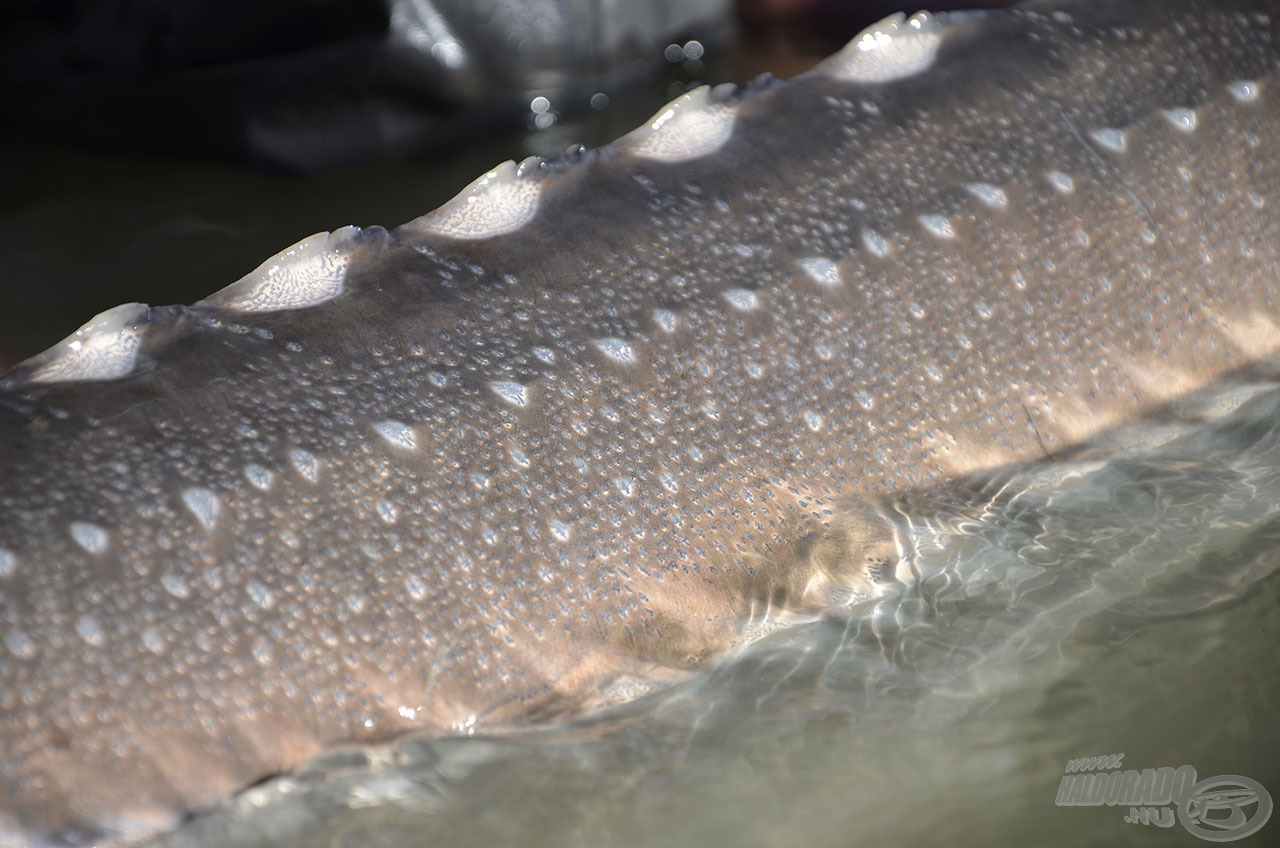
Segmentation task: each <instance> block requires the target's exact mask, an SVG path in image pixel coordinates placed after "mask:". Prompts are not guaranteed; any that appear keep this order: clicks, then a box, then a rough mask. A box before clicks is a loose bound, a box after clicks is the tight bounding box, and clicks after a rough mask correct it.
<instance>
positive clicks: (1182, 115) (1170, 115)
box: [1164, 109, 1197, 133]
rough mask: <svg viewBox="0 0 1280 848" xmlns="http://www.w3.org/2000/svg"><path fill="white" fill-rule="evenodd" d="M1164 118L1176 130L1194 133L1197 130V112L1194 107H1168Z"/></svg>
mask: <svg viewBox="0 0 1280 848" xmlns="http://www.w3.org/2000/svg"><path fill="white" fill-rule="evenodd" d="M1164 119H1165V120H1166V121H1168V122H1169V125H1170V126H1172V127H1173V128H1174V129H1175V130H1178V131H1180V132H1184V133H1193V132H1195V130H1196V123H1197V121H1196V112H1195V110H1194V109H1166V110H1164Z"/></svg>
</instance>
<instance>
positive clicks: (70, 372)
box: [18, 303, 148, 383]
mask: <svg viewBox="0 0 1280 848" xmlns="http://www.w3.org/2000/svg"><path fill="white" fill-rule="evenodd" d="M147 311H148V307H147V305H146V304H145V303H125V304H122V305H120V306H115V307H112V308H111V309H108V310H107V311H106V312H102V313H100V314H98V315H95V316H94V317H93V319H92V320H90V321H89V322H88V323H87V324H85V325H84V326H83V327H81V328H80V329H78V330H76V331H75V332H74V333H72V334H71V335H69V336H67V337H66V338H65V339H63V340H62V341H60V342H58V343H57V344H56V345H54V346H53V347H51V348H49V349H48V350H46V351H44V352H43V353H39V354H37V355H35V356H33V357H31V358H30V359H28V360H27V361H26V362H24V363H22V365H19V366H18V368H19V369H20V370H21V371H25V372H26V373H25V378H24V379H25V381H26V382H30V383H69V382H72V381H75V380H117V379H119V378H121V377H125V376H128V375H129V374H130V373H131V372H132V371H133V368H134V365H135V364H136V363H137V360H138V348H139V346H140V345H141V344H142V324H143V323H145V322H146V320H147Z"/></svg>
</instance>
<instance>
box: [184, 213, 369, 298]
mask: <svg viewBox="0 0 1280 848" xmlns="http://www.w3.org/2000/svg"><path fill="white" fill-rule="evenodd" d="M359 236H360V229H359V228H358V227H343V228H342V229H340V230H335V231H334V232H332V233H316V234H315V235H313V236H307V237H306V238H304V239H303V240H302V241H300V242H298V243H297V244H295V245H294V246H293V247H290V248H289V249H288V250H282V251H280V252H279V253H277V254H276V255H275V256H273V257H271V258H270V259H268V260H267V261H266V262H263V263H262V264H261V265H259V266H258V267H257V268H255V269H254V270H252V271H251V272H249V273H248V274H245V275H244V276H243V277H241V278H240V279H239V280H237V281H236V282H234V283H232V284H231V285H229V286H227V287H226V288H224V289H223V290H222V291H219V292H215V293H214V294H212V295H210V296H209V297H207V298H205V302H206V303H211V304H213V305H214V306H220V307H222V308H224V309H235V310H238V311H240V312H280V311H282V310H286V309H303V308H305V307H308V306H318V305H319V304H321V303H325V302H327V301H330V300H333V299H334V298H335V297H337V296H338V295H340V294H342V292H343V291H344V290H345V287H346V278H347V266H348V265H350V263H351V254H352V252H353V250H354V247H355V241H356V239H358V238H359Z"/></svg>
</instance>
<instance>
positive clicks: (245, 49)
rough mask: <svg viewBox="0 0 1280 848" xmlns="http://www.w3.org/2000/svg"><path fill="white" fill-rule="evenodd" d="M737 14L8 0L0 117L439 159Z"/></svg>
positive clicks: (622, 7) (224, 151)
mask: <svg viewBox="0 0 1280 848" xmlns="http://www.w3.org/2000/svg"><path fill="white" fill-rule="evenodd" d="M730 10H731V0H490V2H476V0H0V95H2V97H0V103H2V104H3V105H0V119H2V120H5V121H6V122H8V123H11V124H15V125H22V126H25V127H28V128H30V129H34V130H36V131H40V132H46V133H53V134H57V135H60V136H65V137H70V138H73V139H76V140H79V141H84V142H89V143H93V144H106V145H112V146H115V147H119V148H123V149H128V150H130V151H144V152H161V153H197V154H203V155H212V156H218V157H231V158H243V159H248V160H250V161H253V162H256V163H259V164H264V165H267V166H272V167H277V168H285V169H290V170H319V169H323V168H329V167H335V166H342V165H349V164H355V163H358V162H365V161H371V160H377V159H383V158H395V157H403V156H408V155H414V154H421V153H425V152H430V151H434V150H438V149H440V148H442V147H444V146H448V145H450V144H453V143H456V142H457V141H459V140H461V139H464V138H467V137H471V136H474V135H476V134H478V133H482V132H484V131H486V130H487V129H490V128H492V127H495V126H498V125H501V124H504V123H505V124H509V123H512V122H516V121H518V120H519V119H521V118H523V117H527V116H528V115H529V114H530V103H531V100H532V98H533V97H535V96H538V95H541V96H545V97H547V98H548V100H549V101H550V102H553V103H554V104H555V105H556V108H566V107H571V106H574V105H581V104H585V103H587V102H588V100H589V98H590V97H591V95H592V94H593V93H595V92H598V91H601V90H611V89H615V88H617V87H619V86H622V85H625V84H626V83H628V82H630V81H633V80H635V79H637V78H640V77H642V76H643V75H644V74H645V73H646V72H647V71H649V70H651V69H652V68H654V67H655V66H657V65H661V64H662V61H663V60H662V52H663V47H664V45H666V44H667V42H668V41H669V40H670V38H671V37H673V36H677V35H681V34H691V33H696V34H698V35H699V37H701V38H703V39H707V38H710V39H713V40H714V39H718V38H723V37H724V36H725V35H726V33H727V31H728V29H729V20H728V14H729V12H730Z"/></svg>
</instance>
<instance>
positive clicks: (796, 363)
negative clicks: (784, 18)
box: [0, 0, 1280, 842]
mask: <svg viewBox="0 0 1280 848" xmlns="http://www.w3.org/2000/svg"><path fill="white" fill-rule="evenodd" d="M1058 8H1059V7H1058V6H1056V5H1045V4H1041V5H1038V6H1034V7H1031V8H1030V9H1024V10H1021V11H1017V12H996V13H990V14H983V15H981V16H975V17H970V18H964V19H959V20H955V21H952V22H950V23H947V24H945V25H943V26H942V29H941V36H940V41H939V44H938V47H937V53H936V56H934V57H932V58H931V59H930V60H929V61H927V62H925V63H924V66H923V67H921V68H917V69H915V70H911V71H910V72H903V73H901V74H900V75H898V76H894V75H888V76H887V78H884V79H880V80H873V81H856V80H850V79H847V78H843V77H842V76H841V74H840V73H839V69H840V68H841V67H842V66H841V65H840V63H839V62H838V61H834V60H833V62H832V63H829V64H828V65H826V66H824V67H823V68H820V69H819V70H818V71H816V72H814V73H811V74H808V75H806V76H804V77H801V78H799V79H797V80H795V81H792V82H790V83H783V84H777V85H762V86H758V87H757V88H755V89H753V90H751V91H748V92H745V93H743V94H741V95H739V96H735V97H731V98H730V99H729V100H727V101H725V102H720V103H716V102H713V103H710V104H707V105H704V106H703V107H701V110H702V111H696V112H694V113H693V114H695V115H698V116H702V117H706V116H711V118H708V121H707V122H704V123H706V126H703V125H702V124H697V122H696V121H695V122H694V124H695V125H696V126H695V127H694V130H690V129H689V128H688V125H687V124H686V125H685V129H683V130H682V129H681V125H680V123H679V122H678V121H677V122H672V125H671V126H668V127H666V128H665V129H660V130H659V133H661V132H668V133H670V134H671V135H668V136H663V137H662V138H663V139H666V140H671V139H681V138H682V137H681V136H680V133H682V132H684V133H688V134H689V135H690V137H691V138H693V139H694V141H696V142H698V143H697V144H693V145H692V146H689V145H683V144H676V145H675V147H674V149H675V150H676V154H675V155H670V154H666V155H665V158H664V156H660V155H657V154H654V153H653V148H652V147H645V144H646V143H645V142H644V141H643V140H642V139H637V138H633V139H630V140H623V141H622V142H620V143H618V144H615V145H612V146H610V147H608V148H605V149H603V150H600V151H597V152H593V153H586V154H581V155H574V156H569V157H566V158H564V159H562V160H558V161H556V162H551V163H544V164H542V165H541V166H538V165H536V163H535V164H533V165H530V166H528V170H534V171H537V173H536V174H534V175H532V176H525V177H520V178H518V179H517V180H516V181H514V182H505V183H502V185H510V186H516V187H523V188H531V187H536V190H534V194H535V195H536V205H535V208H534V211H533V213H532V214H530V215H515V216H514V219H512V220H515V224H514V225H512V226H506V229H507V230H509V231H507V232H503V233H502V234H500V235H494V236H493V237H488V238H458V237H456V236H457V235H458V233H457V232H456V231H450V232H452V235H448V234H444V233H445V231H446V230H448V227H446V226H445V224H448V223H449V220H452V219H448V215H447V214H446V213H441V214H438V215H436V216H434V217H433V216H427V217H425V218H424V219H420V220H419V221H417V222H414V223H411V224H408V225H406V226H404V227H401V228H400V229H398V230H396V231H394V232H392V233H390V234H388V233H385V232H382V231H380V230H371V231H366V232H364V233H363V234H361V235H356V236H352V237H351V238H349V239H348V242H349V243H348V246H347V247H346V248H345V250H346V255H347V256H348V257H349V264H348V266H347V268H346V273H345V277H344V280H343V286H342V290H341V293H340V294H337V296H336V297H328V296H327V295H326V297H327V298H328V299H322V302H319V303H316V304H314V305H309V306H305V307H302V308H288V309H278V310H276V311H266V312H250V311H244V310H243V309H235V308H231V307H230V306H228V303H232V302H234V298H233V297H231V296H230V295H228V296H225V297H223V299H222V300H218V299H216V298H215V299H214V302H206V303H204V304H198V305H197V306H195V307H190V308H179V307H171V308H167V309H157V310H151V311H150V312H149V313H148V312H146V311H145V310H143V311H142V312H141V313H140V315H141V317H140V318H138V319H137V320H136V321H135V322H134V324H135V325H136V327H137V339H138V348H137V351H136V354H137V355H136V360H130V361H129V367H128V368H127V369H125V370H126V371H127V373H124V374H122V375H120V376H114V375H113V376H114V378H113V379H94V380H80V381H74V380H73V381H63V382H49V380H48V379H47V378H48V375H49V373H50V372H49V371H48V370H47V369H46V370H45V371H44V372H43V375H44V378H43V379H42V378H41V374H42V372H41V370H40V367H41V366H40V363H39V362H38V361H37V362H36V363H35V364H34V365H31V366H27V367H25V368H24V367H19V368H18V369H16V370H15V371H13V372H11V374H10V375H9V377H8V378H6V379H5V381H4V383H3V388H0V680H2V681H3V684H4V685H3V688H0V752H2V757H3V759H0V841H3V839H5V838H7V839H9V840H11V841H18V842H20V841H23V840H26V839H32V840H37V839H43V838H48V837H50V836H51V835H56V834H62V836H63V837H68V838H71V837H74V838H86V837H87V836H89V835H90V834H93V833H95V832H105V833H112V832H118V831H130V832H139V831H146V830H148V829H153V828H156V827H163V826H165V825H166V824H167V823H169V822H171V821H172V820H173V819H174V818H175V817H176V816H178V815H180V814H181V813H182V812H183V811H185V810H190V809H192V808H197V807H199V806H200V805H203V804H207V803H209V802H210V801H211V800H213V799H216V798H217V797H218V796H220V795H223V794H225V793H227V792H230V791H233V790H235V789H236V788H238V787H241V786H243V785H245V784H247V783H249V782H251V781H253V780H255V779H257V778H259V777H261V776H264V775H267V774H271V773H274V772H277V771H280V770H284V769H288V768H290V767H291V766H293V765H296V764H297V763H298V762H299V761H300V760H301V759H303V758H305V757H307V756H308V755H311V754H313V753H315V752H317V751H319V750H321V749H323V748H324V747H325V746H327V745H330V744H334V743H337V742H342V741H362V740H374V739H381V738H386V737H389V736H392V735H394V734H397V733H401V732H404V731H407V730H410V729H421V728H428V729H436V730H438V731H440V732H457V731H458V730H461V729H467V728H482V729H484V728H500V727H502V726H504V725H510V724H513V723H518V722H528V721H538V720H545V719H546V718H548V717H551V716H555V715H560V714H565V713H567V712H571V711H575V710H580V709H582V708H584V707H586V706H589V705H590V704H592V703H596V702H598V701H600V700H602V699H608V698H609V697H611V693H612V691H613V690H609V689H608V688H607V687H608V686H609V685H610V684H611V683H614V682H615V681H617V680H619V679H620V678H624V677H640V678H644V677H649V676H654V675H660V672H661V671H662V670H663V669H666V668H688V667H694V666H697V665H699V664H700V663H702V662H703V661H705V658H706V657H707V656H708V655H709V654H710V653H712V652H714V651H716V650H718V649H721V648H724V647H726V646H728V645H731V644H733V643H735V641H737V640H739V639H740V638H741V628H742V625H743V624H744V623H745V622H750V621H758V620H761V619H763V618H764V617H765V616H767V615H770V614H773V613H783V612H786V611H790V610H797V609H812V608H821V607H822V606H824V605H827V604H830V603H833V602H844V601H846V600H847V599H848V598H850V597H854V598H856V597H858V596H859V595H860V594H866V593H869V592H872V591H874V588H875V584H876V583H877V582H878V581H880V580H883V579H886V578H887V577H888V576H889V574H890V573H891V570H892V565H893V563H892V562H891V561H890V556H889V553H888V552H889V551H890V550H891V549H892V545H891V544H890V541H891V540H890V538H889V530H888V528H887V527H886V525H885V524H884V523H883V522H882V521H881V520H880V519H878V518H877V517H876V509H875V506H876V504H877V503H878V502H879V500H880V499H881V498H883V497H885V496H888V495H892V494H893V493H895V492H901V491H904V490H908V489H918V488H922V487H923V488H928V487H931V486H935V485H941V484H943V483H945V481H947V480H949V479H952V478H954V477H956V476H957V475H961V474H966V473H970V472H974V471H979V470H981V469H983V468H987V467H990V466H992V465H994V464H997V463H1006V462H1013V461H1025V460H1032V459H1035V458H1037V457H1039V456H1042V455H1043V453H1044V451H1045V450H1056V449H1058V448H1061V447H1065V446H1067V445H1070V444H1072V443H1074V442H1077V441H1079V440H1080V439H1081V438H1083V437H1085V436H1087V435H1088V434H1090V433H1093V432H1096V431H1097V430H1099V429H1101V428H1103V427H1105V426H1107V425H1108V424H1111V423H1114V422H1116V421H1119V420H1122V419H1123V418H1125V417H1128V416H1132V415H1135V414H1137V413H1140V412H1142V411H1143V410H1145V409H1149V408H1151V407H1152V406H1153V405H1155V404H1158V403H1160V402H1162V401H1164V400H1167V399H1169V398H1170V397H1172V396H1174V395H1176V394H1177V393H1179V392H1182V391H1184V390H1187V389H1190V388H1194V387H1196V386H1199V385H1202V384H1204V383H1205V382H1206V381H1208V380H1210V379H1212V378H1213V377H1214V376H1215V375H1218V374H1221V373H1223V372H1225V371H1226V370H1229V369H1231V368H1234V367H1237V366H1240V365H1242V364H1245V363H1248V362H1250V361H1252V360H1255V359H1257V358H1259V357H1261V356H1264V355H1267V354H1270V353H1272V352H1274V349H1275V347H1276V346H1277V343H1278V342H1280V333H1277V328H1276V324H1275V323H1274V322H1275V321H1276V320H1278V319H1280V316H1277V307H1276V304H1275V303H1274V298H1275V286H1276V282H1277V276H1278V274H1280V272H1278V270H1277V269H1280V223H1278V220H1277V219H1278V217H1280V216H1278V215H1277V211H1276V209H1277V205H1278V204H1280V176H1278V173H1280V172H1278V171H1277V169H1276V167H1275V162H1276V161H1277V158H1278V157H1280V142H1278V138H1280V132H1278V131H1277V115H1278V114H1280V79H1277V74H1276V67H1277V61H1278V57H1280V52H1278V50H1277V43H1276V37H1277V33H1276V24H1275V22H1274V18H1275V16H1276V14H1277V11H1278V9H1277V3H1276V2H1272V1H1271V0H1264V1H1263V2H1207V0H1206V2H1192V1H1191V0H1175V2H1154V0H1152V2H1136V1H1135V0H1124V2H1112V0H1096V2H1084V3H1079V4H1070V5H1065V6H1063V7H1062V8H1063V9H1066V10H1067V11H1069V13H1070V14H1069V16H1068V15H1055V14H1054V12H1055V11H1057V10H1058ZM1241 81H1250V82H1251V84H1250V85H1243V84H1242V83H1241ZM713 101H714V98H713ZM716 110H721V111H716ZM716 115H719V116H720V117H721V118H723V117H724V116H725V115H731V116H732V124H731V132H728V133H723V134H722V135H723V136H724V138H723V139H722V141H719V142H714V143H713V142H712V141H706V140H707V139H708V138H710V137H713V136H715V132H714V130H715V129H716V128H717V127H719V128H723V123H722V122H721V123H717V120H718V119H715V117H714V116H716ZM708 127H710V129H708ZM695 130H696V131H695ZM1108 131H1111V132H1108ZM699 133H701V135H699ZM704 141H705V142H706V143H705V144H703V143H702V142H704ZM704 148H707V149H704ZM690 151H692V152H690ZM642 153H644V155H641V154H642ZM668 160H670V161H668ZM500 182H501V181H500ZM995 188H998V189H999V191H998V192H997V191H994V190H993V189H995ZM531 190H533V189H531ZM511 203H513V204H516V205H517V206H518V198H517V199H516V200H512V201H511ZM509 207H510V204H508V205H507V206H502V207H501V208H500V210H499V211H504V210H505V211H509ZM442 215H443V216H444V217H443V218H442ZM921 216H935V217H923V218H922V217H921ZM442 220H443V221H444V222H445V224H442ZM502 220H503V221H506V223H507V224H510V223H511V221H510V220H508V219H502ZM485 226H490V227H493V226H496V225H494V223H493V222H492V221H489V222H488V223H487V224H485ZM882 254H883V255H882ZM135 317H136V316H135ZM24 833H25V835H20V834H24Z"/></svg>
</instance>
